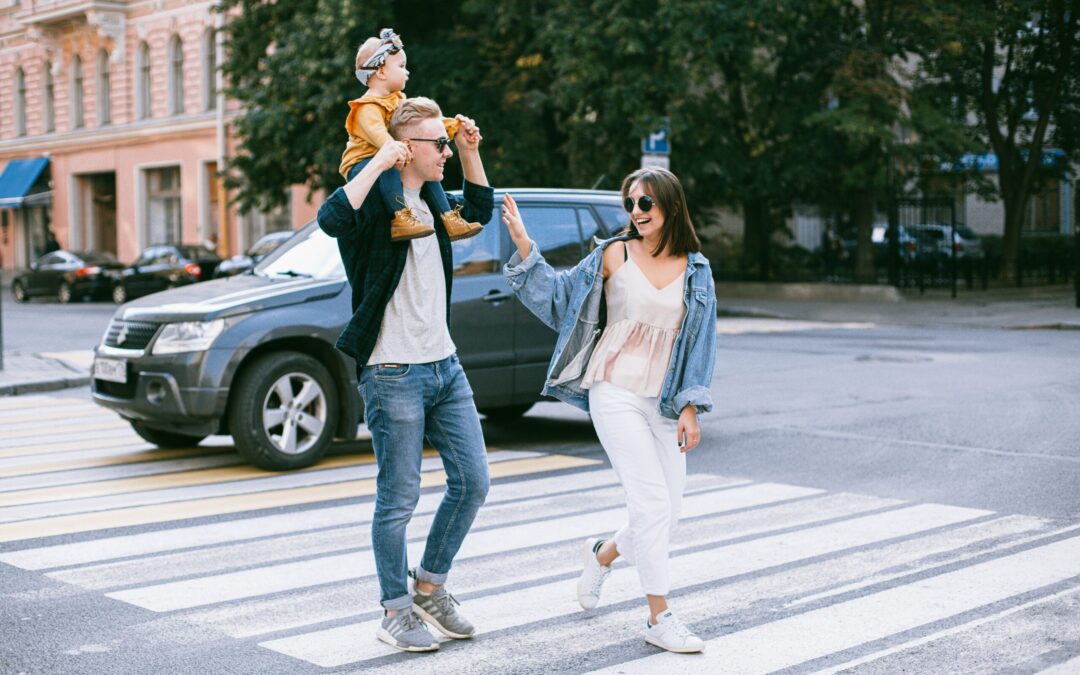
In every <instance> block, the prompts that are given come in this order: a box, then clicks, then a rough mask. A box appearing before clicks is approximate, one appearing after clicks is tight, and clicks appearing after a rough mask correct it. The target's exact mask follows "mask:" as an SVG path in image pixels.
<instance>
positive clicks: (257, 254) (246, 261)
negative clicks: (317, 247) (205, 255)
mask: <svg viewBox="0 0 1080 675" xmlns="http://www.w3.org/2000/svg"><path fill="white" fill-rule="evenodd" d="M294 234H296V232H294V231H293V230H285V231H283V232H271V233H270V234H267V235H265V236H263V237H260V238H259V240H258V241H256V242H255V243H254V244H252V245H251V248H249V249H248V250H247V252H246V253H242V254H240V255H234V256H233V257H231V258H226V259H225V260H222V261H221V264H220V265H218V267H217V270H216V271H215V272H214V278H215V279H220V278H222V277H231V276H233V275H236V274H241V273H243V272H247V271H248V270H250V269H251V268H252V267H254V266H255V264H256V263H258V262H259V261H260V260H262V259H263V258H265V257H266V256H268V255H270V254H271V253H273V252H274V249H276V248H277V247H278V246H281V245H282V244H284V243H285V242H286V241H288V239H289V237H291V236H293V235H294Z"/></svg>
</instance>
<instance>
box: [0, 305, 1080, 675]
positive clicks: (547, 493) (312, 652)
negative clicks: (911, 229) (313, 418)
mask: <svg viewBox="0 0 1080 675" xmlns="http://www.w3.org/2000/svg"><path fill="white" fill-rule="evenodd" d="M106 320H107V319H106ZM733 324H734V322H733ZM727 325H728V324H726V323H725V322H724V321H721V328H724V327H725V326H727ZM739 326H741V328H740V329H739V330H741V331H746V330H751V331H758V330H762V331H764V330H770V331H771V330H779V331H781V332H769V333H765V332H751V333H745V332H744V333H742V334H737V335H722V336H721V339H720V341H719V351H718V362H717V364H718V365H717V374H716V379H715V381H714V383H713V390H714V396H715V398H716V410H715V412H713V413H712V414H710V415H706V416H704V417H703V431H704V440H703V443H702V446H701V447H700V448H699V449H697V450H695V451H693V452H692V453H691V454H690V456H689V474H690V478H689V484H688V490H687V498H686V500H685V503H684V508H683V522H682V524H681V525H680V528H679V529H678V531H677V533H676V535H675V538H674V540H673V550H674V555H673V558H672V570H673V583H674V585H675V589H674V591H673V593H672V605H673V607H675V608H676V609H677V610H678V611H680V612H681V613H682V616H683V618H684V619H686V620H687V621H688V623H690V624H691V625H692V626H693V627H694V629H695V630H697V631H698V632H699V634H700V635H702V637H704V638H706V639H708V640H709V646H708V649H707V651H706V654H705V655H703V656H689V657H688V656H682V657H671V656H665V655H661V654H658V653H657V651H656V650H655V649H653V648H651V647H649V646H647V645H645V644H644V643H643V641H642V640H641V636H640V633H641V629H642V627H643V621H642V620H643V619H644V610H643V605H642V601H641V599H640V598H639V597H638V596H639V593H640V591H639V587H638V585H637V578H636V574H635V573H634V570H633V568H631V567H626V566H616V569H615V571H614V573H613V574H612V577H611V579H609V581H608V583H607V585H606V586H605V589H604V597H603V599H602V601H601V605H600V607H598V608H597V610H595V611H594V612H591V613H585V612H582V611H581V610H580V609H579V608H577V606H576V603H575V602H574V601H573V584H574V579H575V578H576V574H577V569H578V565H579V559H580V557H579V551H578V548H579V545H580V541H581V540H582V539H583V537H584V536H586V535H588V534H592V533H600V532H605V531H607V532H610V531H611V530H613V529H615V528H617V527H618V526H619V525H620V521H621V519H622V515H621V510H620V505H621V499H622V497H621V491H620V488H619V487H618V486H617V484H616V483H615V477H614V475H613V474H612V472H611V471H610V468H609V467H608V465H607V464H606V461H605V460H604V457H603V454H602V451H601V449H600V447H599V445H598V444H597V442H596V440H595V437H594V435H593V434H592V431H591V426H590V424H589V421H588V419H587V417H586V416H585V415H583V414H581V413H579V412H577V411H574V410H572V409H570V408H569V407H567V406H564V405H562V404H557V403H543V404H540V405H538V406H536V407H535V408H534V409H533V411H531V412H530V413H529V414H528V415H526V416H525V417H524V418H523V419H522V420H520V421H518V422H515V423H513V424H508V425H503V426H497V425H491V424H485V436H486V440H487V442H488V445H489V452H490V453H491V465H492V467H493V469H492V471H493V475H496V476H497V477H496V478H495V480H494V482H493V489H492V493H491V495H490V497H489V501H488V505H486V506H485V508H484V509H483V511H482V514H481V517H480V519H479V520H478V522H477V523H476V526H475V527H474V530H473V533H472V534H471V535H470V537H469V539H468V540H467V542H466V547H465V549H464V550H463V553H462V555H460V556H459V558H458V562H457V564H456V565H455V570H454V574H453V575H452V582H451V588H452V590H453V591H454V592H455V594H456V595H457V597H458V598H459V599H460V600H461V601H462V610H463V611H465V612H467V613H468V615H469V616H470V617H471V618H472V619H473V620H474V621H475V622H476V623H477V625H478V627H479V629H480V631H481V634H480V635H479V636H478V637H477V638H476V639H475V640H473V641H471V642H470V643H465V642H456V643H453V644H445V645H444V646H443V648H442V650H441V651H440V653H439V654H437V655H434V656H432V655H425V656H417V655H409V654H392V653H388V652H387V651H386V650H385V649H383V647H382V646H381V645H380V644H379V643H377V642H375V641H374V638H373V637H372V630H373V622H375V621H377V619H378V610H377V608H376V602H375V599H376V595H377V586H376V582H375V580H374V577H373V574H372V573H373V570H372V569H371V553H370V540H369V534H368V525H367V519H368V518H369V516H370V509H371V496H370V476H371V475H372V474H371V471H372V466H371V455H370V452H369V448H368V447H367V445H366V443H365V442H363V441H359V442H356V443H352V444H343V445H341V446H340V447H339V448H338V449H337V451H336V453H335V455H334V456H333V457H331V458H330V459H329V460H328V461H327V462H326V463H324V465H323V466H321V467H320V469H319V470H317V471H308V472H298V473H293V474H272V475H267V474H261V473H259V472H256V471H254V470H252V469H250V468H247V467H243V466H239V465H238V464H237V462H238V459H237V458H236V456H235V455H234V454H233V453H232V452H231V448H230V447H229V439H227V438H217V437H215V438H212V439H210V440H209V441H208V442H207V444H206V445H205V447H201V448H199V449H194V450H189V451H178V452H177V453H175V454H166V453H164V452H162V451H154V450H151V449H149V448H148V447H147V446H146V445H145V444H142V443H140V442H139V441H138V439H137V438H135V437H134V435H133V434H132V433H131V432H130V430H128V429H127V428H126V427H125V426H124V425H123V423H122V422H119V421H118V420H116V418H115V417H112V416H110V415H109V414H107V413H105V412H104V411H99V410H96V409H94V408H93V406H92V404H90V403H89V401H88V397H87V396H86V393H85V392H83V391H66V392H57V393H55V394H51V395H48V396H41V397H37V398H28V397H19V398H17V399H4V400H0V425H2V426H3V428H4V429H5V431H6V436H5V437H4V438H0V627H2V630H3V634H4V636H5V639H4V640H3V641H2V642H0V671H2V672H5V673H7V672H13V673H18V672H27V673H86V672H94V673H144V672H168V673H174V672H175V673H181V672H185V673H186V672H230V673H264V672H274V673H309V672H361V671H362V672H384V671H385V672H388V673H389V672H394V673H397V672H401V671H402V669H405V671H406V672H413V671H414V670H422V671H425V672H426V671H428V670H431V671H435V670H438V671H439V672H463V673H495V672H498V673H503V672H514V673H548V672H584V671H593V670H601V671H605V672H645V671H648V672H686V670H687V669H689V668H695V669H697V670H698V671H700V672H709V673H713V672H767V671H784V672H821V671H823V672H836V671H837V670H853V671H854V672H870V673H891V672H900V671H906V672H985V671H991V670H992V671H1002V670H1005V671H1010V672H1040V671H1043V670H1044V669H1050V668H1055V667H1056V668H1058V672H1077V671H1078V670H1080V624H1078V622H1077V621H1076V620H1075V619H1076V616H1078V615H1080V490H1078V489H1077V485H1080V444H1078V442H1077V439H1080V415H1078V414H1077V407H1078V406H1080V379H1078V378H1077V373H1080V350H1077V349H1076V346H1077V337H1076V334H1075V333H1071V332H1062V331H996V330H970V329H969V330H951V329H936V328H935V329H906V328H897V327H873V328H849V329H842V330H836V329H833V330H821V329H816V330H797V331H785V330H784V328H783V324H778V323H776V322H768V321H763V322H760V323H759V324H754V323H753V322H749V323H747V322H742V323H740V324H739ZM755 326H756V327H755ZM437 468H438V467H437V464H433V465H432V471H436V470H437ZM432 476H433V478H432V481H433V483H432V487H431V488H429V489H427V490H426V491H425V494H424V497H423V498H422V501H421V505H420V509H419V511H418V516H417V518H416V519H414V522H413V524H412V526H411V528H412V529H411V530H410V533H411V537H412V541H413V545H412V548H411V551H412V553H411V555H416V552H417V550H418V546H419V545H420V543H421V542H422V539H423V534H424V532H425V528H426V526H427V525H428V524H429V523H430V516H431V510H432V509H433V508H434V505H435V504H436V503H437V500H438V496H439V493H440V492H441V487H439V479H438V478H437V474H432ZM365 481H367V482H365Z"/></svg>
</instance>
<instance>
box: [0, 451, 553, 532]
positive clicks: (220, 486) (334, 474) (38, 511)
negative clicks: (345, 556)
mask: <svg viewBox="0 0 1080 675" xmlns="http://www.w3.org/2000/svg"><path fill="white" fill-rule="evenodd" d="M539 454H540V453H538V452H511V451H505V450H495V449H494V448H492V449H491V452H489V453H488V462H489V463H492V462H501V461H504V460H507V459H522V458H524V457H535V456H537V455H539ZM368 457H371V455H370V454H369V455H368ZM323 466H325V463H324V465H323ZM420 466H421V471H432V470H435V469H440V468H442V460H441V459H439V457H437V456H436V455H435V453H431V454H430V455H429V456H428V457H426V458H424V459H423V460H422V461H421V463H420ZM377 475H378V467H377V466H376V465H375V463H374V462H368V463H366V464H364V463H361V464H358V465H355V466H344V467H338V468H334V469H330V470H327V471H317V470H310V469H309V470H306V471H284V472H275V473H274V474H273V475H269V476H267V477H264V478H259V479H256V480H237V481H226V482H219V483H208V484H205V485H194V486H182V487H174V488H163V489H159V490H145V491H142V492H128V493H124V494H118V495H105V496H101V497H86V498H82V499H69V500H66V501H59V502H40V503H36V504H25V505H22V506H10V507H7V508H4V509H0V523H7V522H15V521H21V520H33V519H36V518H50V517H55V516H62V515H72V514H76V513H89V512H93V511H118V510H121V509H126V508H131V507H135V506H149V505H151V504H165V503H169V502H187V501H193V500H196V499H209V498H212V497H228V496H235V495H241V494H253V493H258V492H270V491H273V490H284V489H294V488H300V487H309V486H312V485H323V484H326V483H343V482H346V481H350V480H360V479H362V478H374V477H376V476H377Z"/></svg>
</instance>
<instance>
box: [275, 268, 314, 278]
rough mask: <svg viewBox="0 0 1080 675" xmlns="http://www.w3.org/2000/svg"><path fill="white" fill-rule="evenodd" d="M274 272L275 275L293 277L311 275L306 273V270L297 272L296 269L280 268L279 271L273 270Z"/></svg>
mask: <svg viewBox="0 0 1080 675" xmlns="http://www.w3.org/2000/svg"><path fill="white" fill-rule="evenodd" d="M274 274H275V275H277V276H282V277H294V278H295V277H308V278H310V277H311V275H310V274H308V273H307V272H297V271H296V270H281V271H280V272H274Z"/></svg>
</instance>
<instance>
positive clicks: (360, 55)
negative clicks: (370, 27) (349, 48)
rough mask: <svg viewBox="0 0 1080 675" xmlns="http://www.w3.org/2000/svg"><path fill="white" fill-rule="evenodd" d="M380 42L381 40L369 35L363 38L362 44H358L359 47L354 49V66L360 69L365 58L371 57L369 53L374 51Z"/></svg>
mask: <svg viewBox="0 0 1080 675" xmlns="http://www.w3.org/2000/svg"><path fill="white" fill-rule="evenodd" d="M381 44H382V40H380V39H379V38H377V37H369V38H368V39H366V40H364V44H362V45H360V48H359V49H357V50H356V68H357V70H359V69H360V67H361V66H363V65H364V64H365V63H367V60H368V59H370V58H371V55H372V54H374V53H375V50H376V49H378V48H379V45H381Z"/></svg>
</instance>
